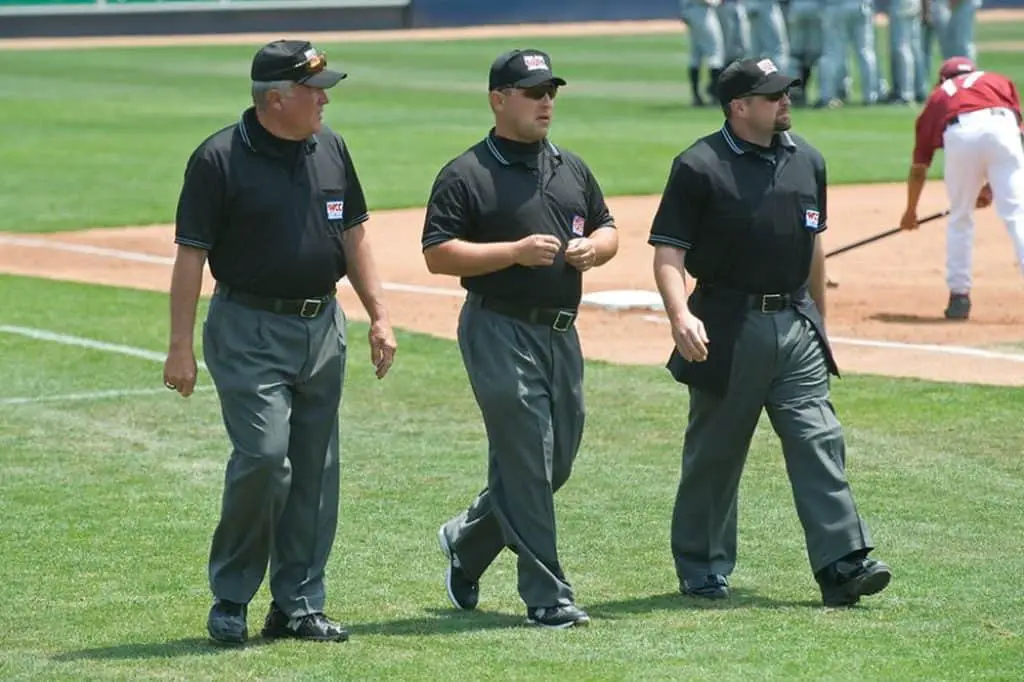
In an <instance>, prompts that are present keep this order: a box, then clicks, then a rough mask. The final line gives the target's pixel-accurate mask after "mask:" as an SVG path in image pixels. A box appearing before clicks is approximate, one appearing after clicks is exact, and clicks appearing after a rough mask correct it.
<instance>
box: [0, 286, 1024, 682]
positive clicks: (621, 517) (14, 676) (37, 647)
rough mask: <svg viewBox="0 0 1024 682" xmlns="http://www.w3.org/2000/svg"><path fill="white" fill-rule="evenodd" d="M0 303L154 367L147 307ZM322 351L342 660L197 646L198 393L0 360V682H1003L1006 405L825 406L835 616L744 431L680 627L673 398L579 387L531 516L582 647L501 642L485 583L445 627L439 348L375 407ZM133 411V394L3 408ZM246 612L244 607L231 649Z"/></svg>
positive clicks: (203, 447) (906, 394)
mask: <svg viewBox="0 0 1024 682" xmlns="http://www.w3.org/2000/svg"><path fill="white" fill-rule="evenodd" d="M0 290H2V291H3V292H4V302H5V305H4V309H3V312H2V313H0V324H2V325H20V326H25V327H33V328H42V329H48V330H51V331H55V332H61V333H64V334H73V335H80V336H84V337H89V338H93V339H97V340H101V341H105V342H109V343H116V344H130V345H133V346H138V347H142V348H148V349H151V350H154V351H161V350H162V349H163V348H164V343H165V339H166V331H167V330H166V319H167V315H166V296H164V295H160V294H157V293H152V292H142V291H129V290H119V289H114V288H107V287H99V286H84V285H74V284H69V283H57V282H50V281H43V280H34V279H28V278H13V277H0ZM39 301H46V302H47V305H46V306H43V307H40V306H39V305H38V302H39ZM350 338H351V339H352V341H351V356H350V360H351V362H350V363H349V380H348V384H347V390H346V394H345V401H344V405H343V409H342V415H343V433H344V437H343V442H344V446H343V447H344V455H343V462H344V463H343V477H342V488H343V494H342V515H341V516H342V522H341V528H340V532H339V536H338V541H337V544H336V546H335V551H334V553H333V555H332V557H331V561H330V565H329V569H328V571H329V586H328V589H329V595H328V606H329V613H331V614H334V615H336V616H338V617H340V618H342V619H344V620H345V622H347V623H348V624H349V625H350V627H351V630H352V632H353V638H352V641H350V642H349V643H348V644H344V645H302V644H297V643H280V644H272V645H267V646H261V645H260V644H259V642H256V643H254V645H253V646H250V647H247V648H245V649H243V650H220V649H217V648H214V647H212V646H210V645H208V644H207V643H206V642H205V639H204V637H205V632H204V625H205V617H206V610H207V607H208V603H209V602H208V594H207V587H206V580H205V562H206V552H207V550H208V541H209V537H210V533H211V532H212V529H213V525H214V523H215V521H216V518H217V512H218V504H219V494H220V489H221V481H222V476H223V466H224V463H225V460H226V455H227V442H226V437H225V435H224V433H223V429H222V426H221V424H220V421H219V413H218V405H217V401H216V397H215V395H214V393H213V392H212V391H210V390H208V386H209V380H208V377H207V376H205V375H203V376H202V378H201V380H200V385H201V387H203V389H202V390H200V392H198V393H196V394H195V395H194V396H193V397H192V398H191V399H189V400H187V401H186V400H181V399H180V398H178V397H176V396H175V395H173V394H171V393H170V392H165V391H161V390H160V388H159V387H160V369H161V368H160V364H159V362H153V361H148V360H143V359H137V358H131V357H124V356H120V355H115V354H110V353H105V352H101V351H96V350H89V349H83V348H75V347H69V346H61V345H57V344H53V343H47V342H38V341H31V340H29V339H25V338H23V337H19V336H14V335H10V334H6V333H2V332H0V357H2V358H3V366H4V370H5V371H4V381H3V383H2V384H0V451H2V452H3V467H2V476H0V519H2V521H0V523H2V529H3V530H2V532H0V555H2V556H3V557H4V561H3V562H0V602H2V603H3V604H4V609H3V610H2V611H0V614H2V615H0V678H2V679H4V680H8V679H11V680H22V679H45V680H58V679H59V680H76V681H78V680H93V679H103V680H111V679H126V680H127V679H181V680H206V679H210V680H212V679H274V680H282V679H338V680H341V679H344V680H348V679H351V680H431V681H436V680H450V679H467V680H473V679H479V680H518V679H523V680H525V679H544V680H547V679H552V680H553V679H587V680H644V681H647V680H669V679H671V680H689V679H716V680H719V679H720V680H755V679H756V680H776V679H777V680H782V679H785V680H794V679H807V680H821V679H828V680H929V681H932V680H956V681H958V682H959V681H961V680H1017V679H1020V672H1021V670H1022V669H1024V593H1022V592H1021V589H1020V580H1021V575H1022V573H1024V559H1022V557H1021V553H1020V539H1021V537H1024V516H1022V514H1021V511H1022V508H1021V500H1022V499H1024V460H1022V459H1021V457H1020V454H1021V435H1020V391H1019V390H1016V389H1004V388H990V387H970V386H958V387H955V388H954V387H952V386H947V385H943V384H935V383H928V382H918V381H892V380H885V379H878V378H871V377H852V378H847V379H844V380H842V381H839V382H837V383H836V384H835V386H834V398H835V402H836V405H837V408H838V410H839V413H840V416H841V417H842V419H843V421H844V423H845V425H846V429H847V436H848V444H849V456H848V457H849V475H850V478H851V481H852V484H853V485H854V488H855V492H856V496H857V502H858V505H859V507H860V510H861V512H862V513H863V514H864V515H865V517H866V518H867V519H868V521H869V523H870V525H871V526H872V528H873V531H874V533H875V536H876V540H877V542H878V544H879V546H880V549H879V552H878V555H879V556H880V557H882V558H884V559H886V560H887V561H889V562H890V563H891V564H892V566H893V567H894V571H895V575H896V577H895V579H894V581H893V584H892V585H891V587H890V588H889V589H888V590H887V591H886V592H884V593H883V594H882V595H879V596H878V597H875V598H872V599H870V600H869V601H866V602H865V604H864V605H863V606H862V607H859V608H856V609H853V610H845V611H844V610H839V611H826V610H823V609H821V608H819V607H818V606H817V604H818V593H817V591H816V588H815V585H814V583H813V579H812V577H811V575H810V573H809V570H808V568H807V562H806V558H805V555H804V550H803V541H802V534H801V531H800V528H799V525H798V523H797V521H796V517H795V513H794V511H793V505H792V499H791V495H790V492H789V490H788V484H787V481H786V478H785V473H784V468H783V464H782V458H781V454H780V453H779V450H778V447H777V445H776V442H775V440H774V438H773V436H772V435H771V432H770V430H769V428H768V425H767V421H765V422H763V423H762V424H761V426H760V428H759V430H758V433H757V436H756V438H755V441H754V445H753V448H752V451H751V456H750V461H749V463H748V467H747V472H746V476H745V478H744V482H743V487H742V491H741V500H742V503H741V522H740V565H739V568H738V570H737V571H736V573H735V575H734V577H733V583H734V586H735V588H736V589H735V596H734V597H733V598H732V599H731V600H730V601H728V602H727V603H724V604H717V605H714V606H707V605H703V604H697V603H695V602H693V601H689V600H687V599H684V598H683V597H681V596H679V595H678V594H677V593H676V579H675V576H674V573H673V569H672V564H671V557H670V554H669V549H668V528H669V517H670V511H671V505H672V500H673V496H674V492H675V484H676V480H677V476H678V470H679V455H678V450H679V446H680V439H681V436H682V430H683V427H684V423H685V409H686V400H685V393H684V392H683V391H682V390H681V389H680V387H678V386H677V385H675V384H674V383H673V382H672V381H671V380H670V379H669V377H668V376H667V375H666V373H665V372H664V371H663V370H661V369H659V368H635V367H630V368H626V367H616V366H612V365H607V364H603V363H598V362H591V363H588V366H587V398H588V405H589V423H588V429H587V432H586V435H585V439H584V444H583V448H582V453H581V455H580V458H579V460H578V464H577V467H576V470H575V473H574V477H573V478H572V479H571V480H570V482H569V484H568V485H567V487H566V488H564V489H563V490H562V491H561V492H560V493H559V495H558V503H559V507H558V512H559V523H560V525H559V540H560V545H561V549H562V552H563V559H564V565H565V566H566V569H567V571H568V572H569V575H570V578H571V580H572V581H573V584H574V586H575V587H576V589H577V591H578V597H579V601H580V603H581V605H583V606H585V607H587V608H588V609H589V611H590V612H591V614H592V616H593V617H594V622H593V624H592V626H591V627H590V628H589V629H586V630H580V631H570V632H538V631H535V630H532V629H529V628H525V627H522V626H521V625H520V623H521V621H522V616H523V613H522V605H521V603H520V602H519V600H518V598H517V595H516V593H515V587H514V585H515V576H514V564H513V562H512V561H511V558H510V557H509V556H503V557H502V558H501V559H499V561H498V562H497V563H496V564H495V566H494V567H493V569H492V571H491V572H490V573H488V574H487V576H486V577H485V579H484V581H483V601H482V605H481V611H480V612H478V613H475V614H459V613H453V612H452V611H451V610H450V609H449V608H448V605H447V600H446V597H445V594H444V590H443V586H442V584H441V581H440V578H441V575H442V572H443V568H444V561H443V559H442V557H441V555H440V553H439V552H438V551H437V549H436V547H435V545H434V532H435V531H436V528H437V525H438V524H439V523H440V522H441V521H443V520H444V519H445V518H446V517H447V516H448V515H450V514H452V513H454V512H455V511H457V510H458V509H459V508H460V507H462V506H463V505H464V504H466V503H467V502H468V501H469V500H470V499H471V498H472V496H473V495H474V494H475V493H476V491H477V490H478V489H479V487H480V485H481V484H482V482H483V480H484V470H485V455H484V448H485V440H484V434H483V430H482V427H481V424H480V420H479V418H478V414H477V411H476V407H475V405H474V403H473V401H472V398H471V396H470V393H469V390H468V387H467V385H466V381H465V378H464V373H463V370H462V367H461V363H460V361H459V357H458V353H457V350H456V349H455V347H454V345H453V344H451V343H449V342H446V341H441V340H437V339H431V338H428V337H424V336H419V335H413V334H407V333H400V334H399V342H400V350H399V354H398V362H397V364H396V365H395V367H394V369H393V372H392V375H391V376H389V377H388V378H387V379H386V380H385V381H384V382H377V381H375V380H373V379H372V373H371V371H370V368H369V366H368V364H367V361H366V356H367V352H366V347H365V327H364V326H363V325H361V324H353V325H352V326H351V329H350ZM666 342H668V338H667V337H666ZM140 388H154V389H156V391H157V392H156V393H153V394H151V395H137V396H130V397H123V398H107V399H97V400H80V401H72V400H66V401H55V402H44V403H27V404H11V401H12V399H17V398H30V397H39V396H49V397H54V396H59V395H63V394H68V393H79V392H83V391H99V390H117V389H140ZM267 599H268V597H267V595H266V592H265V588H264V591H261V593H260V595H259V596H258V597H257V599H256V601H255V603H254V606H253V612H252V614H251V616H250V624H251V628H253V629H256V628H258V627H259V622H260V620H261V618H262V616H263V608H264V605H265V604H266V603H267Z"/></svg>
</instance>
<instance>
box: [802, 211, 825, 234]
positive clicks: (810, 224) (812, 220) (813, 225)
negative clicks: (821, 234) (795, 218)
mask: <svg viewBox="0 0 1024 682" xmlns="http://www.w3.org/2000/svg"><path fill="white" fill-rule="evenodd" d="M820 218H821V214H820V213H818V212H817V211H814V210H811V209H808V210H806V211H804V227H806V228H807V229H808V230H812V231H813V230H817V229H818V220H819V219H820Z"/></svg>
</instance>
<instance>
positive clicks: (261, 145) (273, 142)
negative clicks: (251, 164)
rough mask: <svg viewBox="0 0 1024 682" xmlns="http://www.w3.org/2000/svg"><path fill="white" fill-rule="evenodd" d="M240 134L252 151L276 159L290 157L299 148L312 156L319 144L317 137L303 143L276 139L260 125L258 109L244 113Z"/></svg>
mask: <svg viewBox="0 0 1024 682" xmlns="http://www.w3.org/2000/svg"><path fill="white" fill-rule="evenodd" d="M238 134H239V135H240V136H241V138H242V142H244V143H245V146H246V147H248V148H249V150H250V151H253V152H256V153H258V154H265V155H267V156H274V157H285V156H288V155H290V154H292V153H294V152H295V150H296V149H297V148H299V147H301V148H302V150H303V151H304V152H305V153H306V154H312V153H313V151H314V150H315V149H316V146H317V144H318V142H319V141H318V140H317V136H316V135H311V136H310V137H309V138H307V139H305V140H302V141H295V140H284V139H281V138H280V137H276V136H275V135H273V134H272V133H271V132H270V131H268V130H267V129H266V128H264V127H263V124H262V123H260V121H259V119H258V118H257V117H256V107H249V108H248V109H246V110H245V111H244V112H242V117H241V118H240V119H238Z"/></svg>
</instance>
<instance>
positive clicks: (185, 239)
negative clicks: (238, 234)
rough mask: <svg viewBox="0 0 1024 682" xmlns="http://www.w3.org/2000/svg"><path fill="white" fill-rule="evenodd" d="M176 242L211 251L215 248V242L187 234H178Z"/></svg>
mask: <svg viewBox="0 0 1024 682" xmlns="http://www.w3.org/2000/svg"><path fill="white" fill-rule="evenodd" d="M174 243H175V244H181V245H182V246H191V247H192V248H194V249H202V250H203V251H209V250H210V249H212V248H213V244H210V243H208V242H204V241H201V240H199V239H193V238H191V237H185V236H176V237H175V238H174Z"/></svg>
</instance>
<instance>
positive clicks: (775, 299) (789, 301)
mask: <svg viewBox="0 0 1024 682" xmlns="http://www.w3.org/2000/svg"><path fill="white" fill-rule="evenodd" d="M697 287H698V288H700V289H704V290H705V291H707V292H708V293H709V294H710V295H712V296H714V294H715V292H716V291H719V292H722V293H723V294H726V295H729V296H742V297H743V298H744V300H745V302H746V306H747V307H748V308H752V309H753V310H759V311H761V312H762V313H777V312H779V311H780V310H784V309H786V308H791V307H793V306H794V304H795V303H797V302H799V301H802V300H803V299H804V297H805V296H806V295H807V290H806V289H805V288H800V289H798V290H797V291H795V292H793V293H791V294H751V293H747V292H745V291H737V290H736V289H729V288H726V287H720V286H717V285H714V284H700V283H699V282H698V283H697ZM733 300H735V299H733Z"/></svg>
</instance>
